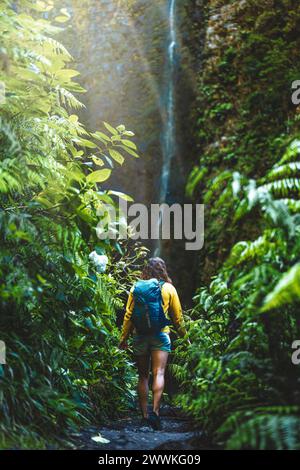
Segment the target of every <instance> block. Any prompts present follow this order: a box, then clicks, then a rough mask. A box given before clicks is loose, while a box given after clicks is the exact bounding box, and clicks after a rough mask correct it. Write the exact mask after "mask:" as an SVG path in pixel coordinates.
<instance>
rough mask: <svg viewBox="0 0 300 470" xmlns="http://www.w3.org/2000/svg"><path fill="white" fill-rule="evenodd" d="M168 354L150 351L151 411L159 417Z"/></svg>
mask: <svg viewBox="0 0 300 470" xmlns="http://www.w3.org/2000/svg"><path fill="white" fill-rule="evenodd" d="M168 355H169V353H168V352H166V351H152V353H151V358H152V375H153V384H152V392H153V411H154V413H156V414H157V415H159V407H160V400H161V397H162V394H163V391H164V386H165V370H166V365H167V362H168Z"/></svg>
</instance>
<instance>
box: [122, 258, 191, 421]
mask: <svg viewBox="0 0 300 470" xmlns="http://www.w3.org/2000/svg"><path fill="white" fill-rule="evenodd" d="M170 324H173V326H174V327H175V329H176V331H177V333H178V334H179V336H181V337H183V336H185V334H186V330H185V328H184V322H183V315H182V309H181V305H180V300H179V297H178V294H177V291H176V289H175V287H174V286H173V284H172V281H171V279H170V278H169V276H168V273H167V268H166V264H165V262H164V261H163V260H162V259H161V258H150V259H149V261H148V262H147V265H146V266H145V268H144V270H143V272H142V276H141V280H139V281H137V283H136V284H135V285H134V286H133V287H132V289H131V291H130V294H129V297H128V302H127V306H126V313H125V317H124V322H123V328H122V334H121V340H120V348H121V349H126V348H127V340H128V337H129V336H130V334H131V333H132V332H133V333H134V337H133V349H134V354H135V356H136V362H137V367H138V376H139V380H138V396H139V402H140V407H141V411H142V415H143V420H142V421H143V424H147V425H148V424H149V425H150V426H152V427H153V428H154V429H156V430H160V429H161V422H160V417H159V408H160V401H161V397H162V394H163V390H164V385H165V370H166V365H167V361H168V355H169V353H170V352H171V341H170V328H169V325H170ZM150 359H151V365H152V377H153V383H152V393H153V410H152V411H151V412H150V413H148V391H149V369H150Z"/></svg>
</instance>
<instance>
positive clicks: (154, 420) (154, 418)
mask: <svg viewBox="0 0 300 470" xmlns="http://www.w3.org/2000/svg"><path fill="white" fill-rule="evenodd" d="M148 422H149V424H150V426H151V427H152V428H153V429H154V430H155V431H161V430H162V425H161V421H160V417H159V416H158V415H157V414H156V413H154V411H151V412H150V413H149V418H148Z"/></svg>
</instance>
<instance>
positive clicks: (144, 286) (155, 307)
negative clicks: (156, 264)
mask: <svg viewBox="0 0 300 470" xmlns="http://www.w3.org/2000/svg"><path fill="white" fill-rule="evenodd" d="M163 284H164V281H158V280H157V279H149V280H145V281H144V280H143V281H137V283H136V284H135V286H134V290H133V298H134V309H133V312H132V316H131V321H132V323H133V325H134V327H135V329H136V331H137V333H138V334H140V335H150V334H153V333H158V332H160V331H161V329H162V328H164V327H165V326H167V325H169V324H170V321H168V320H167V318H166V316H165V313H164V309H163V300H162V294H161V288H162V285H163Z"/></svg>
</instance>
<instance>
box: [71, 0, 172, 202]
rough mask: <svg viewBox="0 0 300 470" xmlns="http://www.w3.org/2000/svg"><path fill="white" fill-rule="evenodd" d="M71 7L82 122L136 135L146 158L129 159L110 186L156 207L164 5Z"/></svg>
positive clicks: (90, 2)
mask: <svg viewBox="0 0 300 470" xmlns="http://www.w3.org/2000/svg"><path fill="white" fill-rule="evenodd" d="M69 3H70V5H71V9H72V25H73V31H71V32H70V33H69V38H68V42H69V48H70V49H71V52H72V53H73V56H74V57H75V62H76V66H77V67H78V68H79V70H80V72H81V76H80V82H81V83H82V85H83V86H84V87H85V88H86V90H87V93H86V94H85V95H83V96H82V97H81V99H82V101H83V102H84V104H85V105H86V110H84V111H82V113H81V118H82V120H83V122H85V123H86V124H87V125H88V126H89V128H91V129H99V128H100V127H102V121H104V120H105V121H108V122H110V123H111V124H113V125H118V124H121V123H122V124H123V123H124V124H125V125H126V128H127V129H130V130H132V131H134V132H135V134H136V138H135V141H136V144H137V145H138V148H139V154H140V155H141V158H140V159H139V160H136V159H135V158H134V157H129V158H127V160H126V163H125V164H124V167H123V168H120V167H118V168H116V170H115V171H114V172H113V175H112V179H111V180H110V183H109V184H110V186H111V185H112V186H113V187H114V188H115V189H116V190H119V191H124V192H127V193H129V194H131V195H132V196H133V197H134V199H135V200H136V201H137V202H142V203H149V202H152V201H155V200H156V199H157V192H158V181H159V178H160V167H161V148H160V138H161V129H162V119H163V116H162V112H161V106H160V99H161V81H162V70H163V66H164V47H165V44H164V41H165V35H166V28H167V18H166V17H164V15H163V14H162V13H163V12H164V1H157V2H155V4H152V2H151V3H150V2H145V1H136V2H111V1H109V0H101V1H99V0H86V1H83V2H79V1H78V0H70V1H69ZM128 4H130V5H131V7H128V6H127V5H128Z"/></svg>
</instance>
